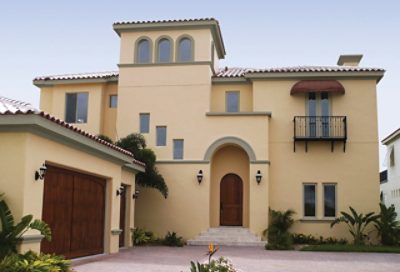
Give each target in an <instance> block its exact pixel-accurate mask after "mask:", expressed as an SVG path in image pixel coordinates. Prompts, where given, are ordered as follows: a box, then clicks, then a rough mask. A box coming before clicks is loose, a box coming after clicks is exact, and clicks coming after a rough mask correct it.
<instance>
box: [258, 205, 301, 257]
mask: <svg viewBox="0 0 400 272" xmlns="http://www.w3.org/2000/svg"><path fill="white" fill-rule="evenodd" d="M294 213H295V212H294V211H293V210H287V211H285V212H280V211H274V210H270V224H269V227H268V229H266V230H264V232H263V234H264V237H266V238H267V240H268V244H266V245H265V249H270V250H288V249H291V248H292V244H293V241H292V236H291V235H290V233H289V228H290V227H291V226H292V225H293V223H294V220H293V218H292V217H293V215H294Z"/></svg>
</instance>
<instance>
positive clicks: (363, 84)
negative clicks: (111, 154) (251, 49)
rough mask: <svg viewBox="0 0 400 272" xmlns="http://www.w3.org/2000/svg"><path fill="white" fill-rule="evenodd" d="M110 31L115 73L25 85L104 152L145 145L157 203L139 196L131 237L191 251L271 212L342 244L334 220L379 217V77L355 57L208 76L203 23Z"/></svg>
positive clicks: (206, 22) (217, 44) (216, 39)
mask: <svg viewBox="0 0 400 272" xmlns="http://www.w3.org/2000/svg"><path fill="white" fill-rule="evenodd" d="M113 27H114V30H115V32H116V33H117V34H118V36H119V38H120V41H121V46H120V60H119V63H118V67H119V70H118V72H105V73H93V74H72V75H62V76H46V77H38V78H36V79H35V80H34V84H35V85H36V86H38V87H39V88H40V89H41V101H40V106H41V109H42V110H44V111H46V112H49V113H51V114H53V115H56V116H58V117H60V118H63V119H65V120H66V121H67V122H70V123H74V124H76V125H77V126H78V127H81V128H83V129H85V130H88V131H89V132H91V133H93V134H105V135H107V136H109V137H111V138H112V139H114V140H117V139H119V138H121V137H124V136H126V135H128V134H130V133H133V132H139V133H142V134H143V135H144V136H145V138H146V140H147V142H148V145H149V147H150V148H152V149H153V150H154V151H155V153H156V155H157V167H158V169H159V170H160V173H161V174H162V175H163V176H164V178H165V180H166V182H167V184H168V187H169V197H168V198H167V199H164V198H163V197H162V195H161V194H160V193H158V192H157V191H155V190H153V189H147V188H140V191H141V192H140V197H139V198H138V199H137V200H136V206H135V225H136V226H138V227H144V228H146V229H148V230H152V231H154V232H155V233H156V234H157V235H159V236H163V235H165V233H166V232H167V231H176V232H177V233H178V234H179V235H182V236H183V237H184V238H186V239H191V240H192V241H191V242H192V243H193V244H196V241H197V244H199V243H201V241H203V242H204V243H206V242H208V241H209V240H211V239H212V237H211V236H212V235H211V234H210V233H212V232H218V230H224V231H227V232H228V231H229V230H232V228H220V227H223V226H237V227H240V228H237V229H236V228H233V229H235V230H238V233H239V232H240V231H239V230H246V231H249V233H253V234H255V235H257V236H260V235H261V233H262V231H263V230H264V229H265V228H267V226H268V214H269V209H274V210H286V209H293V210H295V212H296V215H295V217H296V219H298V221H297V222H296V224H295V226H294V231H295V232H300V233H306V234H313V235H318V236H319V235H322V236H326V237H328V236H334V237H343V236H346V235H347V230H346V229H345V228H344V227H341V226H338V227H335V228H333V229H331V228H330V222H331V221H332V220H333V219H334V218H335V217H336V216H337V215H338V214H339V212H340V211H341V210H347V209H348V207H349V206H352V207H354V208H355V209H357V210H358V211H361V212H368V211H376V210H377V209H378V203H379V185H378V183H377V182H376V180H377V179H378V176H379V167H378V133H377V101H376V86H377V83H378V82H379V81H380V80H381V78H382V77H383V75H384V70H383V69H377V68H362V67H359V62H360V60H361V57H362V56H361V55H343V56H341V57H340V58H339V61H338V63H337V65H332V66H297V67H283V68H266V69H249V68H228V67H219V64H218V63H219V60H221V59H223V58H224V57H225V55H226V51H225V44H224V41H223V38H222V33H221V30H220V25H219V23H218V21H217V20H215V19H194V20H171V21H148V22H117V23H115V24H114V25H113ZM250 39H252V38H251V37H250V38H249V37H247V41H249V40H250ZM253 39H254V41H253V42H257V41H256V38H255V37H253ZM208 229H210V231H209V232H208V234H209V235H210V237H209V239H208V238H207V233H206V231H207V230H208ZM202 232H203V233H202ZM200 233H202V236H199V237H197V235H198V234H200ZM242 234H243V233H241V235H242ZM204 236H205V237H204ZM234 236H235V234H234V235H233V236H232V237H231V238H229V239H231V240H229V239H228V240H229V241H230V242H232V243H233V244H234V242H235V241H236V240H235V237H234ZM193 239H194V240H193ZM207 239H208V240H207ZM251 241H253V240H251V239H249V244H251V243H250V242H251ZM254 241H257V240H254Z"/></svg>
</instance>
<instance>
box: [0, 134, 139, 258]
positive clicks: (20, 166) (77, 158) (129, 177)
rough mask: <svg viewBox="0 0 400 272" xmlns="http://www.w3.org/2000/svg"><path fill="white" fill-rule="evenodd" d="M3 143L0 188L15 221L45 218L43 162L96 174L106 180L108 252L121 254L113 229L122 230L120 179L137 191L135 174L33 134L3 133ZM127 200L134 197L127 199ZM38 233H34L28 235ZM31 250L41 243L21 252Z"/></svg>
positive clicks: (106, 249) (114, 164)
mask: <svg viewBox="0 0 400 272" xmlns="http://www.w3.org/2000/svg"><path fill="white" fill-rule="evenodd" d="M0 142H1V150H2V159H1V163H0V173H2V175H1V179H0V188H1V191H2V192H5V193H6V198H7V202H8V203H9V205H10V207H11V209H12V211H13V213H14V215H15V218H16V220H19V219H20V218H21V216H23V215H26V214H32V215H33V216H34V218H39V219H40V218H41V217H42V203H43V183H44V182H46V179H44V181H43V180H39V181H35V179H34V173H35V171H36V170H37V169H39V167H40V166H41V165H42V164H43V163H44V162H45V163H46V164H48V165H55V166H60V167H64V168H67V169H71V170H74V171H78V172H83V173H87V174H91V175H96V176H99V177H101V178H105V179H106V180H107V191H106V194H107V195H106V217H105V218H106V222H105V233H104V239H105V241H104V246H105V252H107V253H114V252H118V250H119V245H118V236H117V235H111V230H113V229H119V205H120V200H119V197H117V196H116V194H115V192H116V190H117V189H118V188H119V186H120V183H121V177H122V178H123V180H124V183H127V184H129V185H130V186H131V187H133V188H134V186H135V183H134V175H133V174H132V173H127V172H126V171H121V165H119V164H116V163H113V162H110V161H108V160H105V159H102V158H100V157H96V156H93V155H91V154H89V153H85V152H84V151H82V150H79V149H77V148H72V147H70V146H66V145H64V144H61V143H58V142H55V141H52V140H49V139H47V138H43V137H40V136H37V135H35V134H31V133H23V132H20V133H8V132H1V133H0ZM128 199H129V200H131V199H132V198H130V197H128ZM130 202H133V201H130ZM129 206H130V211H132V209H133V207H134V206H133V204H132V203H129ZM129 206H128V207H129ZM128 215H129V216H128V218H129V219H128V220H129V222H130V224H129V225H128V227H132V226H133V218H132V217H133V213H129V214H128ZM128 229H129V228H128ZM128 232H129V231H128ZM35 233H36V232H35V231H31V232H28V233H27V235H31V234H35ZM126 239H128V237H127V238H126ZM29 249H31V250H35V251H38V250H39V249H40V243H39V242H33V243H24V244H22V246H21V250H22V251H26V250H29Z"/></svg>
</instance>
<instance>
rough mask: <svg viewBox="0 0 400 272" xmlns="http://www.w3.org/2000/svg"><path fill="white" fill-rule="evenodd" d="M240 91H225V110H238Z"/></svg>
mask: <svg viewBox="0 0 400 272" xmlns="http://www.w3.org/2000/svg"><path fill="white" fill-rule="evenodd" d="M239 94H240V92H238V91H229V92H226V111H227V112H239V97H240V95H239Z"/></svg>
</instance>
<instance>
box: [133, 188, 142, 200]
mask: <svg viewBox="0 0 400 272" xmlns="http://www.w3.org/2000/svg"><path fill="white" fill-rule="evenodd" d="M139 194H140V192H139V191H138V190H136V191H135V193H134V194H133V195H132V198H133V199H137V198H138V197H139Z"/></svg>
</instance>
